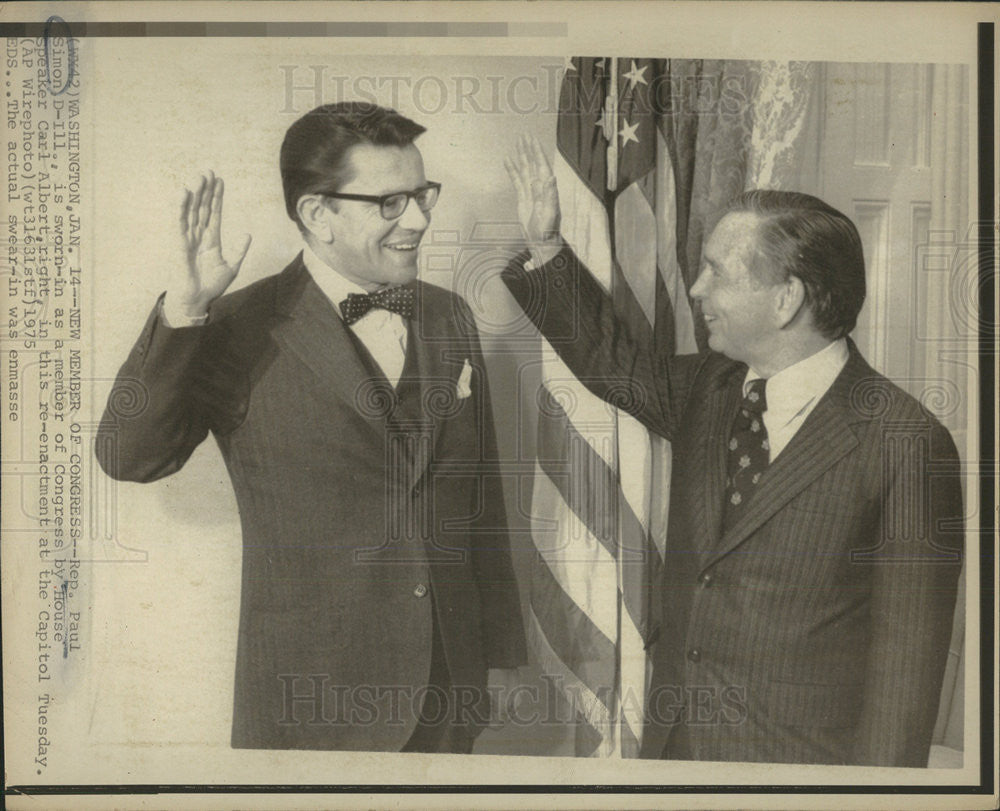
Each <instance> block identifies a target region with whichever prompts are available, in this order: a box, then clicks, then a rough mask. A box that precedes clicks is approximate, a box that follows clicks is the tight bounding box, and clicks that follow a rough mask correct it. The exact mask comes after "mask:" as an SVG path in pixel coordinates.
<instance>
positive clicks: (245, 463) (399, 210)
mask: <svg viewBox="0 0 1000 811" xmlns="http://www.w3.org/2000/svg"><path fill="white" fill-rule="evenodd" d="M423 132H424V128H423V127H422V126H420V125H419V124H416V123H415V122H413V121H410V120H409V119H407V118H405V117H403V116H401V115H399V114H398V113H397V112H395V111H394V110H388V109H384V108H381V107H376V106H374V105H370V104H360V103H348V102H344V103H339V104H328V105H325V106H323V107H319V108H317V109H315V110H313V111H312V112H310V113H307V114H306V115H305V116H303V117H302V118H300V119H299V120H298V121H296V122H295V123H294V124H292V126H291V127H290V128H289V129H288V132H287V133H286V135H285V139H284V143H283V144H282V147H281V161H280V162H281V179H282V184H283V187H284V194H285V203H286V208H287V212H288V216H289V217H291V219H292V220H293V221H294V222H295V223H296V225H297V226H298V228H299V231H300V232H301V234H302V237H303V240H304V242H305V245H304V247H303V250H302V252H301V253H300V254H299V255H298V256H296V257H295V259H294V260H292V262H291V264H290V265H288V267H287V268H285V269H284V270H283V271H282V272H281V273H279V274H277V275H274V276H269V277H267V278H265V279H262V280H261V281H258V282H256V283H254V284H251V285H249V286H247V287H244V288H243V289H241V290H238V291H236V292H234V293H230V294H228V295H223V294H224V292H225V290H226V289H227V288H228V287H229V285H230V284H231V283H232V281H233V279H234V278H235V277H236V274H237V272H238V270H239V267H240V264H241V263H242V261H243V257H244V256H245V255H246V252H247V249H248V248H249V242H250V240H249V237H248V238H247V239H246V240H245V241H244V243H243V246H242V247H241V249H240V250H239V251H237V253H236V258H235V259H234V260H233V261H227V260H226V259H224V258H223V255H222V250H221V240H220V229H221V216H222V200H223V183H222V180H221V178H217V177H215V176H214V175H213V174H212V173H209V174H208V176H207V177H202V178H201V182H200V183H199V184H198V186H197V187H196V189H195V190H194V192H190V191H188V192H186V193H185V196H184V201H183V204H182V207H181V212H180V214H181V216H180V234H179V241H178V247H179V255H178V259H177V262H176V267H175V269H174V270H175V276H174V278H173V280H172V282H171V284H170V286H169V287H168V289H167V292H166V294H165V295H164V296H161V298H160V301H159V302H158V303H157V305H156V307H154V309H153V312H152V314H151V315H150V317H149V320H148V321H147V323H146V326H145V328H144V329H143V331H142V334H141V335H140V336H139V340H138V341H137V342H136V345H135V347H134V348H133V350H132V353H131V354H130V355H129V358H128V359H127V360H126V362H125V364H124V365H123V366H122V369H121V372H120V373H119V377H118V380H117V381H116V384H115V387H114V388H113V390H112V392H111V395H110V397H109V400H108V407H107V409H106V410H105V413H104V417H103V420H102V422H101V427H100V432H99V435H98V441H97V456H98V459H99V460H100V463H101V466H102V467H103V468H104V470H105V471H106V472H107V473H108V474H109V475H111V476H112V477H114V478H116V479H122V480H129V481H140V482H148V481H153V480H156V479H160V478H162V477H164V476H168V475H170V474H171V473H174V472H175V471H177V470H179V469H180V468H181V467H182V466H183V465H184V463H185V462H186V461H187V459H188V457H189V456H190V455H191V453H192V452H193V451H194V449H195V447H197V446H198V445H199V444H200V443H201V441H202V440H203V439H204V438H205V437H206V436H207V434H208V433H209V432H211V433H212V434H213V435H214V437H215V440H216V442H217V443H218V445H219V448H220V450H221V451H222V455H223V457H224V459H225V462H226V466H227V468H228V469H229V473H230V477H231V479H232V482H233V487H234V489H235V492H236V499H237V503H238V506H239V511H240V518H241V522H242V527H243V586H242V592H241V600H240V621H239V639H238V646H237V659H236V685H235V698H234V710H233V733H232V745H233V746H234V747H243V748H263V749H354V750H380V751H400V750H402V751H411V752H469V751H471V749H472V745H473V741H474V739H475V736H476V734H477V733H478V732H479V731H480V730H481V729H482V727H483V726H484V725H485V724H486V723H488V721H489V719H490V692H489V691H488V689H487V670H488V669H490V671H491V676H492V679H493V681H494V682H497V680H499V683H498V684H495V685H494V686H497V687H508V688H509V687H511V686H513V684H514V676H513V673H516V668H517V667H518V666H519V665H521V664H522V663H523V662H524V661H525V645H524V639H523V630H522V626H521V611H520V602H519V599H518V592H517V584H516V582H515V580H514V573H513V569H512V566H511V560H510V552H509V547H508V541H507V535H506V525H505V513H504V506H503V499H502V493H501V482H500V477H499V469H498V467H497V451H496V444H495V439H494V431H493V423H492V412H491V408H490V399H489V389H488V386H487V382H486V376H485V366H484V364H483V357H482V353H481V351H480V346H479V339H478V336H477V334H476V330H475V326H474V324H475V322H474V320H473V317H472V314H471V312H470V311H469V308H468V306H467V305H466V304H465V302H464V301H463V300H462V299H461V298H459V297H458V296H457V295H454V294H453V293H450V292H448V291H445V290H442V289H440V288H437V287H434V286H432V285H429V284H424V283H422V282H419V281H416V276H417V249H418V247H419V244H420V241H421V238H422V236H423V234H424V231H425V230H426V229H427V227H428V225H429V223H430V211H431V209H432V208H433V206H434V203H435V202H436V201H437V197H438V193H439V191H440V188H441V187H440V184H438V183H434V182H430V181H428V180H427V178H426V177H425V176H424V166H423V160H422V158H421V155H420V151H419V150H418V149H417V147H416V146H415V145H414V143H413V141H414V139H415V138H416V137H417V136H419V135H420V134H421V133H423ZM137 383H138V385H139V386H141V387H142V389H144V392H145V395H146V396H148V403H147V404H146V405H145V407H144V408H143V409H141V410H138V413H136V411H137V409H132V410H128V411H126V410H124V409H121V408H119V407H118V403H119V401H120V397H124V398H125V399H128V396H127V395H128V392H129V391H130V390H134V387H135V386H136V384H137Z"/></svg>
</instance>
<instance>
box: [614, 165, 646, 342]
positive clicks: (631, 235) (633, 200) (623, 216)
mask: <svg viewBox="0 0 1000 811" xmlns="http://www.w3.org/2000/svg"><path fill="white" fill-rule="evenodd" d="M615 258H616V259H617V260H618V267H619V268H621V272H622V275H623V276H624V277H625V281H626V282H628V286H629V287H630V288H631V289H632V293H633V294H634V295H635V298H636V301H637V302H638V303H639V306H640V307H641V308H642V311H643V312H644V313H645V314H646V320H647V321H648V322H649V323H650V324H652V323H653V321H654V320H655V318H656V217H654V216H653V210H652V209H651V208H650V207H649V201H648V200H647V199H646V195H644V194H643V193H642V189H640V188H639V185H638V184H637V183H632V184H631V185H629V187H628V188H627V189H625V190H623V191H622V192H621V194H619V195H618V196H617V197H616V198H615Z"/></svg>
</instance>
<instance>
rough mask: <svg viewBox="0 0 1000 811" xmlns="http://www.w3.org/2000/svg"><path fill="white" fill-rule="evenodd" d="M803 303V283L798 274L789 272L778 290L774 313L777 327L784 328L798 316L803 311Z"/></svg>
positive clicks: (804, 294)
mask: <svg viewBox="0 0 1000 811" xmlns="http://www.w3.org/2000/svg"><path fill="white" fill-rule="evenodd" d="M805 304H806V288H805V285H803V284H802V280H801V279H800V278H799V277H798V276H793V275H791V274H789V276H788V278H787V279H786V280H785V281H784V282H783V283H782V284H781V285H780V289H779V290H778V298H777V313H776V316H777V320H778V328H779V329H784V328H785V327H787V326H788V325H789V324H791V323H792V322H793V321H794V320H795V319H796V318H798V316H799V313H801V312H803V309H804V308H805Z"/></svg>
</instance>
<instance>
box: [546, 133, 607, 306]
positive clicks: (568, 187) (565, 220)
mask: <svg viewBox="0 0 1000 811" xmlns="http://www.w3.org/2000/svg"><path fill="white" fill-rule="evenodd" d="M552 172H553V174H555V176H556V183H557V184H558V188H559V209H560V211H561V212H562V223H561V225H560V232H561V233H562V236H563V239H565V240H566V242H567V243H569V245H570V246H571V247H572V248H573V252H574V253H575V254H576V255H577V256H578V257H579V258H580V261H581V262H583V264H584V265H585V266H586V267H587V269H588V270H589V271H590V272H591V274H592V275H593V276H594V278H595V279H597V281H598V282H599V283H600V284H601V286H602V287H603V288H604V289H605V290H611V239H610V237H609V235H608V215H607V212H606V211H605V210H604V204H603V203H602V202H601V201H600V200H598V199H597V197H595V196H594V193H593V192H592V191H591V190H590V189H589V188H588V187H587V185H586V184H585V183H584V182H583V181H582V180H580V176H579V175H578V174H577V173H576V171H575V170H574V169H573V167H572V166H570V165H569V164H568V163H567V162H566V159H565V158H564V157H563V156H562V154H561V153H560V152H559V151H558V150H556V154H555V159H554V160H553V162H552Z"/></svg>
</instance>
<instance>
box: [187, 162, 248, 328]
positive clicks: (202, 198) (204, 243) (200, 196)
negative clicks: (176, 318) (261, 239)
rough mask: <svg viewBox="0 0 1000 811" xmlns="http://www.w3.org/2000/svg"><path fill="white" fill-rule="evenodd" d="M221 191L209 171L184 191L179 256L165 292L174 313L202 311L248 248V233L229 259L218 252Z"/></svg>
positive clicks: (219, 292) (229, 281)
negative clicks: (173, 274)
mask: <svg viewBox="0 0 1000 811" xmlns="http://www.w3.org/2000/svg"><path fill="white" fill-rule="evenodd" d="M223 193H224V184H223V182H222V178H221V177H216V176H215V175H214V173H212V172H209V173H208V176H207V177H206V176H204V175H203V176H202V177H201V181H200V183H199V184H198V186H197V188H196V189H195V191H193V192H192V191H189V190H187V189H185V190H184V197H183V200H182V201H181V205H180V223H179V224H180V229H179V235H178V246H179V249H180V251H181V254H182V257H183V258H182V260H181V261H179V262H178V263H177V265H178V266H177V268H176V270H175V276H174V283H173V284H172V286H171V288H170V291H169V292H168V293H167V301H168V303H169V305H170V306H171V308H172V310H173V311H174V312H175V313H180V314H182V315H186V316H198V315H202V314H204V313H205V312H206V311H207V310H208V307H209V305H210V304H211V303H212V302H213V301H215V299H217V298H218V297H219V296H221V295H222V294H223V293H224V292H225V291H226V288H227V287H229V285H230V284H232V282H233V279H235V278H236V274H237V273H239V270H240V265H242V264H243V259H244V258H245V257H246V254H247V251H248V250H249V248H250V236H249V234H248V235H246V236H245V237H244V239H243V244H242V246H241V247H240V249H239V250H238V251H237V253H236V258H235V259H234V260H233V261H232V262H227V261H226V260H225V258H224V257H223V255H222V238H221V232H222V198H223Z"/></svg>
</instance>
